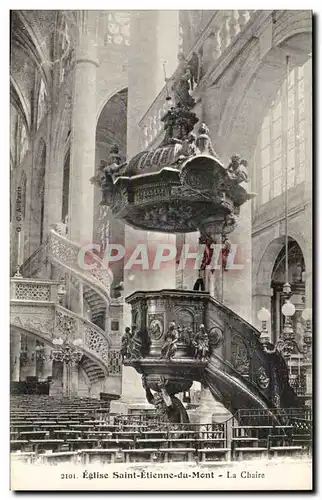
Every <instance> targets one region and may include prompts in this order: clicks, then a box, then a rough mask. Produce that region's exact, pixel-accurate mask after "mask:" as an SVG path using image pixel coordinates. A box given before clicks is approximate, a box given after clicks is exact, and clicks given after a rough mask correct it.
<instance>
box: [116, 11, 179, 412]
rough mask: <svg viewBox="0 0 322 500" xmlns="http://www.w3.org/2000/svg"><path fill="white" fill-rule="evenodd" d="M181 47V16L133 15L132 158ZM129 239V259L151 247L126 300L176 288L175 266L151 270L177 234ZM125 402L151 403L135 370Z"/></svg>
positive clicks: (132, 274) (129, 374) (129, 232)
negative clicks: (147, 115)
mask: <svg viewBox="0 0 322 500" xmlns="http://www.w3.org/2000/svg"><path fill="white" fill-rule="evenodd" d="M165 34H166V35H165ZM178 48H179V13H178V11H132V13H131V42H130V48H129V72H128V117H127V158H128V159H130V158H132V157H133V156H134V155H135V154H136V153H138V152H139V151H140V150H141V137H140V129H139V126H138V124H139V122H140V120H141V118H142V117H143V116H144V114H145V113H146V111H147V110H148V108H149V107H150V106H151V104H152V102H153V101H154V99H155V98H156V97H157V95H158V93H159V92H160V91H161V90H162V88H163V86H164V74H163V62H166V70H167V75H168V76H170V75H171V74H172V73H173V72H174V70H175V68H176V66H177V53H178ZM124 239H125V243H124V244H125V249H126V254H131V253H132V251H133V250H134V249H135V248H136V247H137V245H138V244H139V243H141V244H143V245H146V246H147V248H148V252H149V254H150V259H149V260H150V266H149V267H150V269H149V270H143V269H142V268H140V267H139V266H135V268H132V269H124V295H125V296H127V295H129V294H130V293H132V292H134V291H135V290H140V289H141V290H152V289H161V288H175V279H176V272H175V266H173V265H172V266H168V267H165V268H162V269H159V270H152V269H151V256H154V255H155V252H156V250H157V248H158V245H159V244H160V243H164V244H171V245H174V246H175V241H176V239H175V236H174V235H170V234H169V235H166V234H162V233H154V232H146V231H138V230H134V229H132V228H130V227H128V226H125V238H124ZM152 261H153V258H152ZM124 326H131V313H130V307H129V306H127V305H126V304H125V306H124ZM122 401H124V402H125V403H126V404H127V405H128V404H130V403H133V404H135V405H136V406H137V405H138V404H139V403H143V404H144V405H145V404H146V399H145V392H144V390H143V388H142V383H141V377H140V376H139V375H138V373H137V372H136V371H135V370H134V368H131V367H123V375H122ZM116 406H117V405H116V403H115V407H116ZM118 406H119V404H118ZM112 408H114V403H112ZM124 409H125V408H123V411H124ZM111 411H113V409H111Z"/></svg>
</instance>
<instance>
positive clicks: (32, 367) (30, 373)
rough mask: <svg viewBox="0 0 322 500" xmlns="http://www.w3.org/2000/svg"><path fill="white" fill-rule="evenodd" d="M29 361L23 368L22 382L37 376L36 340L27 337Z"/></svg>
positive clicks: (21, 372) (21, 371)
mask: <svg viewBox="0 0 322 500" xmlns="http://www.w3.org/2000/svg"><path fill="white" fill-rule="evenodd" d="M26 353H27V361H26V362H25V363H24V364H23V365H22V366H21V369H20V374H21V380H26V378H27V377H35V376H36V368H37V358H36V339H35V338H32V337H27V351H26Z"/></svg>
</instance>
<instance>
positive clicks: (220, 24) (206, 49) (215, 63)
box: [139, 10, 271, 149]
mask: <svg viewBox="0 0 322 500" xmlns="http://www.w3.org/2000/svg"><path fill="white" fill-rule="evenodd" d="M270 13H271V11H254V10H218V11H216V13H215V14H214V15H213V16H212V17H211V18H209V22H208V23H206V24H205V26H204V27H203V29H202V30H201V32H200V33H199V34H198V35H197V39H196V40H195V42H194V44H193V45H192V47H191V48H190V50H189V52H188V53H185V56H186V58H187V60H188V61H190V59H191V57H192V55H193V54H196V55H197V56H198V59H199V69H198V74H199V78H198V81H197V85H196V87H195V89H194V90H193V91H192V96H193V97H194V98H195V100H196V101H198V98H199V90H200V89H201V88H202V86H203V85H204V83H205V82H207V81H208V82H209V76H210V73H211V72H212V71H213V70H214V68H218V69H220V71H219V75H220V74H222V73H223V72H224V71H225V68H226V67H227V66H228V65H229V64H230V62H231V61H232V60H233V59H234V58H235V57H236V56H237V55H238V53H239V52H240V51H241V50H242V48H243V47H244V45H245V44H246V43H248V41H249V40H250V39H251V38H252V37H253V36H254V32H256V31H257V29H258V28H259V26H260V25H261V24H262V23H263V20H265V19H266V18H267V17H268V16H269V15H270ZM183 36H184V32H183ZM176 72H177V70H176V71H175V72H174V74H173V75H172V76H175V75H176ZM219 75H218V76H219ZM168 76H170V75H168ZM166 97H167V88H166V86H165V87H163V89H162V90H161V92H160V93H159V94H158V96H157V97H156V98H155V100H154V101H153V103H152V104H151V106H150V107H149V109H148V110H147V112H146V113H145V115H144V116H143V117H142V119H141V121H140V122H139V127H140V129H141V147H142V149H150V148H151V149H153V147H156V146H157V144H158V143H159V142H160V140H161V137H162V134H163V123H162V122H161V117H162V116H163V115H164V114H165V112H166V111H167V110H168V109H169V107H170V105H169V104H168V102H169V101H167V100H166ZM170 103H171V101H170ZM171 105H173V104H171Z"/></svg>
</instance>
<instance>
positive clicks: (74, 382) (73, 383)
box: [69, 363, 79, 397]
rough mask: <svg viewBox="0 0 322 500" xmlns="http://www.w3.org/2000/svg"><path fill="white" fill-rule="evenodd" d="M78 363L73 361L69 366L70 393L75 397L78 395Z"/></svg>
mask: <svg viewBox="0 0 322 500" xmlns="http://www.w3.org/2000/svg"><path fill="white" fill-rule="evenodd" d="M78 368H79V367H78V364H75V363H73V364H72V365H71V367H70V381H69V383H70V395H71V397H76V396H77V395H78Z"/></svg>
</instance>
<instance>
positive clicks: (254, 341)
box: [123, 289, 303, 413]
mask: <svg viewBox="0 0 322 500" xmlns="http://www.w3.org/2000/svg"><path fill="white" fill-rule="evenodd" d="M126 302H127V303H129V304H130V305H131V308H132V324H133V325H135V329H134V331H133V332H132V336H131V335H129V333H126V334H125V337H124V343H123V346H125V350H124V354H125V358H124V361H123V363H124V364H125V365H129V366H133V367H134V368H135V369H136V370H137V371H138V373H140V374H144V380H145V384H148V385H147V386H148V387H149V388H150V389H152V390H154V391H156V390H158V389H157V387H158V380H159V378H160V377H165V379H166V383H167V387H169V391H170V392H172V393H173V394H175V393H178V392H184V391H187V390H189V389H190V387H191V385H192V383H193V381H194V380H196V381H199V382H201V383H202V384H203V385H205V386H208V387H209V389H210V391H211V393H212V395H213V397H214V398H215V399H216V400H218V401H220V402H221V403H222V404H223V405H224V406H225V407H226V408H227V409H228V410H229V411H230V412H231V413H235V412H236V411H237V410H238V409H239V408H250V409H254V410H256V409H257V410H266V409H270V408H297V407H301V406H302V404H303V403H302V401H301V399H300V398H298V397H297V395H296V394H295V392H294V390H293V389H292V387H291V385H290V383H289V374H288V367H287V364H286V361H285V359H284V358H283V356H282V354H281V352H279V351H278V349H274V346H272V348H271V347H270V345H269V344H265V346H264V345H263V344H262V342H261V339H260V332H259V331H258V330H257V329H256V328H254V327H253V326H252V325H251V324H250V323H248V322H247V321H246V320H244V319H243V318H242V317H241V316H239V315H238V314H236V313H235V312H234V311H232V310H231V309H230V308H229V307H227V306H225V305H223V304H222V303H221V302H219V301H218V300H216V299H214V298H213V297H211V296H210V294H209V293H207V292H197V291H192V290H171V289H163V290H152V291H143V290H140V291H137V292H134V293H132V294H131V295H130V296H128V297H126ZM201 325H203V326H201ZM205 334H207V337H205ZM171 339H176V342H175V347H174V348H173V349H172V351H171V350H170V347H169V346H170V345H172V344H173V343H172V344H169V341H170V340H171ZM206 339H208V340H206ZM126 342H128V344H127V343H126ZM198 343H199V344H198ZM208 343H209V344H208ZM198 345H199V347H198ZM196 347H197V349H196ZM208 347H209V349H208ZM200 349H202V352H203V354H202V355H201V356H200ZM205 351H206V352H205ZM207 351H208V352H207Z"/></svg>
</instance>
